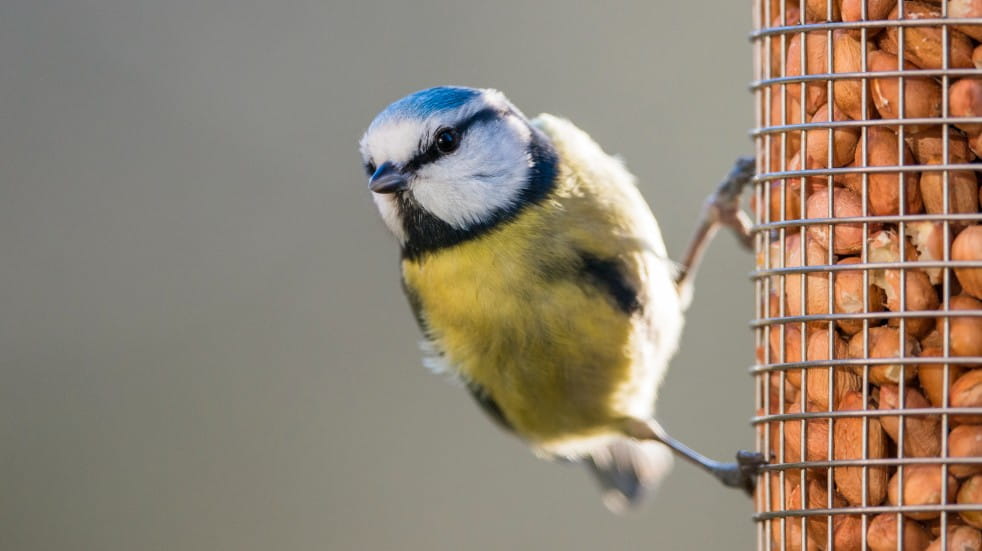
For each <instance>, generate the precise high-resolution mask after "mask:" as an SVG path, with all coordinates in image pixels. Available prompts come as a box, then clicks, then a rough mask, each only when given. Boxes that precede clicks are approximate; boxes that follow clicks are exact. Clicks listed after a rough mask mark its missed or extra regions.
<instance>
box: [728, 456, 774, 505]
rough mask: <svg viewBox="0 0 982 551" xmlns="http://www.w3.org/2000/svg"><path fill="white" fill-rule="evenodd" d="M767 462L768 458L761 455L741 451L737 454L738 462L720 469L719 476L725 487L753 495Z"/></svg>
mask: <svg viewBox="0 0 982 551" xmlns="http://www.w3.org/2000/svg"><path fill="white" fill-rule="evenodd" d="M767 462H768V460H767V458H766V457H764V455H763V454H761V453H757V452H752V451H747V450H740V451H738V452H737V454H736V462H735V463H727V464H726V465H724V466H723V467H722V468H720V469H719V471H718V473H717V476H718V477H719V479H720V481H721V482H722V483H723V484H724V485H726V486H729V487H731V488H742V489H743V490H744V491H745V492H747V494H748V495H753V493H754V488H755V487H756V485H757V475H758V474H759V473H760V468H761V467H763V466H764V465H766V464H767Z"/></svg>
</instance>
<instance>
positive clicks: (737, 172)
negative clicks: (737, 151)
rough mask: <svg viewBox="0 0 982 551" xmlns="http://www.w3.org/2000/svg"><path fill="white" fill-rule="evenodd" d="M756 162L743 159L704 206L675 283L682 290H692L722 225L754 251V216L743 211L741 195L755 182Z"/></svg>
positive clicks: (735, 165)
mask: <svg viewBox="0 0 982 551" xmlns="http://www.w3.org/2000/svg"><path fill="white" fill-rule="evenodd" d="M753 176H754V159H753V157H740V158H739V159H737V160H736V163H734V164H733V168H732V169H730V173H729V174H727V175H726V179H725V180H723V181H722V182H720V184H719V186H718V187H717V188H716V191H714V192H713V193H712V195H710V196H709V197H707V198H706V202H705V203H703V206H702V214H701V215H700V217H699V225H698V226H696V233H695V235H693V236H692V240H691V241H690V242H689V247H688V249H687V250H686V251H685V256H684V257H683V259H682V264H681V266H680V269H679V273H678V276H677V277H676V279H675V284H676V286H677V287H678V288H679V289H686V288H688V287H689V285H690V283H691V282H692V279H693V278H694V277H695V274H696V270H697V269H698V268H699V262H700V260H702V255H703V253H704V252H706V247H708V246H709V243H710V241H712V240H713V236H714V235H716V231H717V230H719V228H720V226H725V227H728V228H730V229H732V230H733V231H734V232H735V233H736V234H737V238H738V239H739V240H740V243H741V244H742V245H743V246H744V247H746V248H748V249H751V248H753V236H752V235H750V226H751V222H750V216H748V215H747V213H745V212H743V210H741V209H740V195H741V193H742V192H743V188H744V187H746V185H747V184H748V183H750V181H751V180H752V179H753Z"/></svg>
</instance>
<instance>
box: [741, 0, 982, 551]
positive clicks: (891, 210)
mask: <svg viewBox="0 0 982 551" xmlns="http://www.w3.org/2000/svg"><path fill="white" fill-rule="evenodd" d="M782 1H783V0H760V3H761V5H760V13H761V14H763V13H768V12H765V11H764V6H765V5H766V4H770V8H769V14H771V15H772V17H771V19H772V20H771V21H770V27H785V26H792V25H798V24H802V23H820V22H826V21H833V22H836V21H846V22H848V21H859V20H861V3H862V2H863V0H806V1H802V2H798V1H789V2H788V3H787V4H786V5H785V6H784V7H783V12H782V7H781V5H780V2H782ZM899 3H900V2H898V1H897V0H866V17H865V20H867V21H869V23H867V25H866V26H865V29H866V30H865V32H861V31H860V30H859V29H857V28H842V29H835V30H833V31H832V32H831V33H829V31H827V30H814V31H808V32H806V33H802V32H794V33H791V34H787V35H786V38H785V39H784V40H782V39H781V37H779V36H772V37H771V38H770V39H769V44H768V45H767V46H765V44H767V42H765V41H764V40H763V39H762V38H758V39H757V40H758V44H759V45H760V49H759V50H758V51H759V52H760V53H761V55H762V56H763V59H762V60H761V61H762V66H764V67H767V69H766V70H764V71H765V72H764V77H765V79H768V78H780V77H795V76H802V75H824V74H837V73H860V72H867V73H876V72H884V71H898V70H903V71H911V72H912V73H911V74H910V75H906V76H905V77H904V78H903V84H902V86H903V90H901V88H900V86H901V84H900V82H899V79H898V77H897V76H896V75H891V76H886V77H876V76H875V75H871V76H870V77H868V78H867V79H865V82H864V81H863V79H861V78H855V79H853V78H846V79H831V80H824V79H817V80H809V81H807V82H806V83H804V84H802V83H797V82H792V83H783V84H782V83H771V84H766V85H765V86H763V87H762V88H761V93H760V94H758V97H759V98H760V99H761V100H762V101H763V102H764V103H763V104H762V105H761V106H760V108H761V111H760V112H761V115H760V116H761V117H762V119H763V120H762V121H761V126H762V127H775V126H783V125H793V124H802V123H829V121H833V122H844V121H881V120H882V121H888V120H894V119H918V120H917V121H914V122H910V123H907V122H902V121H896V122H895V123H894V122H885V123H883V124H877V123H870V124H869V125H867V126H865V127H863V126H860V125H848V124H844V125H843V126H838V127H835V128H832V129H829V128H828V127H825V128H821V127H817V128H806V129H804V130H802V129H793V130H787V131H784V132H779V133H776V134H775V133H770V134H764V135H762V136H761V137H759V138H758V140H759V143H761V144H762V145H763V146H764V147H763V151H762V155H763V158H762V159H761V162H763V163H764V164H763V167H764V169H765V170H766V171H767V172H787V171H796V170H802V169H808V170H812V169H816V170H831V169H839V168H847V167H855V168H857V169H864V168H866V167H886V168H887V169H889V168H891V167H919V168H917V169H916V171H915V170H908V171H878V170H882V168H876V169H872V170H869V171H865V172H866V173H865V174H864V173H863V172H864V171H862V170H858V171H855V172H849V171H839V172H837V173H836V172H831V173H829V174H823V175H809V176H807V177H804V178H803V177H789V178H785V179H778V180H771V181H766V182H763V183H761V184H759V188H758V190H757V193H756V194H755V197H754V200H753V201H752V205H751V207H752V209H754V210H755V212H756V214H757V219H758V221H759V222H760V223H769V222H781V221H790V220H810V219H826V218H832V219H835V218H851V217H862V216H880V217H896V216H898V215H921V216H920V217H919V218H918V219H915V220H905V221H904V222H903V223H900V222H899V221H898V220H897V219H896V218H893V219H890V218H885V219H884V220H882V221H879V220H870V221H867V222H866V223H865V224H864V223H863V222H845V223H834V221H833V223H832V224H831V225H830V224H827V223H817V222H816V223H813V224H804V225H803V226H802V225H793V224H792V225H789V226H787V227H785V228H784V229H783V230H781V231H776V230H775V231H771V232H769V234H770V239H769V241H768V242H767V243H768V244H767V245H765V250H761V251H759V254H758V267H759V268H760V269H768V268H783V267H802V266H826V265H836V266H837V269H835V270H834V271H833V270H820V271H812V272H807V273H803V274H799V273H792V274H783V275H782V274H777V275H770V276H769V277H768V281H769V284H768V288H769V289H770V294H769V295H765V296H764V298H763V300H765V301H766V302H765V303H764V304H763V305H762V310H763V312H766V313H767V314H768V315H769V317H772V318H778V317H787V316H803V315H819V316H821V315H829V314H857V315H858V316H857V317H854V318H852V319H835V320H834V321H829V320H828V319H822V320H814V321H808V322H806V323H801V322H791V323H785V324H783V325H782V324H774V325H771V326H770V327H769V329H766V330H764V332H763V333H762V335H766V337H765V338H766V340H767V342H765V343H764V345H765V346H767V347H768V348H769V350H768V351H767V354H766V356H765V354H764V350H759V351H758V355H759V358H758V359H759V361H760V363H761V364H764V363H765V360H766V361H767V362H768V363H770V364H777V363H793V362H821V361H823V360H840V359H865V358H875V359H877V362H875V363H869V364H863V363H862V362H853V364H849V365H835V366H834V367H833V368H832V369H831V376H830V369H829V367H827V366H822V365H819V366H816V367H806V368H791V369H785V370H780V371H773V372H770V373H765V374H763V375H762V377H764V382H765V384H766V394H765V395H766V397H767V400H766V406H765V408H762V409H761V410H760V411H758V414H759V415H761V416H764V415H778V414H789V413H790V414H794V413H801V412H802V411H803V410H804V411H807V412H819V414H820V412H830V411H855V410H871V411H890V410H897V409H903V410H910V409H913V410H931V409H936V408H944V407H952V408H966V407H978V408H980V410H979V414H978V415H955V414H951V415H948V417H947V421H946V422H943V419H942V415H941V413H940V412H938V413H919V414H915V415H907V414H905V415H904V416H902V421H901V417H900V416H898V415H896V414H895V413H894V414H893V415H890V414H883V415H877V414H873V415H867V416H865V417H863V416H857V417H836V418H835V419H829V418H828V417H818V418H811V419H808V420H805V421H802V420H788V421H785V422H783V423H781V422H779V421H771V422H767V423H764V424H761V425H759V426H758V429H759V430H760V431H761V433H760V441H761V442H765V439H764V436H765V435H766V436H767V439H766V441H767V442H769V446H770V451H771V452H772V453H773V454H774V457H775V459H774V461H773V462H774V463H776V464H780V463H793V462H800V461H819V462H821V461H838V460H843V461H844V460H859V459H889V458H898V457H904V458H910V457H917V458H930V457H942V456H943V455H947V457H952V458H961V457H965V458H969V457H971V458H976V457H982V317H977V316H972V315H961V316H959V315H958V314H957V312H958V311H960V310H982V269H980V268H953V269H951V272H950V273H949V274H946V273H945V268H941V267H937V266H925V267H918V263H919V262H935V263H937V262H940V261H943V260H947V259H950V260H955V261H982V225H979V222H982V215H979V216H977V217H973V216H965V217H963V218H959V219H954V220H951V221H949V222H947V225H948V227H947V229H946V228H945V222H943V221H942V220H943V218H944V215H946V214H949V213H955V214H964V215H972V214H977V213H979V211H980V201H982V197H980V189H979V182H978V178H977V174H976V171H975V170H969V169H966V168H965V167H963V168H962V169H956V170H950V171H947V186H948V196H947V206H946V205H945V203H946V200H945V197H944V182H945V176H944V174H945V172H944V171H942V170H937V168H940V167H942V166H947V165H952V164H956V165H966V164H969V163H975V162H977V161H978V160H979V159H982V124H979V123H978V122H966V123H959V122H957V121H955V122H954V124H951V125H945V124H942V123H941V122H940V120H939V122H937V123H932V122H931V121H929V120H925V119H940V118H941V117H942V116H943V115H944V113H943V109H944V108H945V103H947V114H948V116H950V117H955V118H965V117H982V72H979V73H978V76H977V77H976V76H973V75H967V76H966V75H957V77H956V76H950V77H949V78H946V79H942V78H941V77H940V75H938V74H936V73H935V74H930V75H927V76H925V75H923V74H921V75H920V76H919V75H918V73H917V71H919V70H921V71H923V70H939V69H976V68H977V69H982V46H980V42H982V25H958V24H952V25H951V26H950V27H948V29H943V28H942V27H941V26H931V25H928V26H919V27H918V26H911V27H905V28H903V30H902V31H901V30H899V29H898V27H896V26H892V27H890V26H877V25H876V23H875V21H877V20H896V19H898V18H899V16H898V12H899V10H898V4H899ZM829 4H831V6H829ZM902 4H903V6H902V14H903V18H904V19H934V18H940V17H941V16H942V11H941V10H942V6H941V3H940V2H918V1H906V2H902ZM947 10H948V11H947V17H948V18H949V19H950V18H969V17H971V18H979V17H982V0H951V1H950V2H948V6H947ZM802 12H803V13H804V17H803V18H802ZM779 14H782V15H783V17H782V15H779ZM802 19H803V21H802ZM830 34H831V36H830ZM945 47H946V48H947V51H945ZM901 48H902V51H901ZM864 49H865V55H864V52H863V51H864ZM864 59H865V62H864ZM901 63H902V67H901ZM945 86H947V90H945V88H944V87H945ZM945 96H947V99H945ZM901 100H902V101H903V103H902V104H901ZM830 134H831V136H830ZM977 166H978V167H979V169H982V164H978V165H977ZM932 167H934V169H933V170H932ZM923 215H937V216H935V217H934V218H933V219H932V218H931V217H930V216H923ZM802 227H804V230H802V229H801V228H802ZM945 251H948V255H947V257H946V254H945ZM898 261H903V262H905V263H909V264H905V266H908V267H907V268H905V269H903V270H899V269H866V268H864V265H865V264H866V263H874V264H875V263H889V262H898ZM847 265H856V266H857V268H856V269H854V270H853V269H838V266H847ZM864 272H868V273H866V274H864ZM830 274H831V275H830ZM782 294H783V296H782ZM946 295H947V296H948V297H950V298H949V300H948V310H949V311H950V312H948V313H947V314H946V313H945V312H943V310H944V305H943V304H942V297H944V296H946ZM782 299H783V300H782ZM889 312H906V313H912V314H909V315H905V316H903V317H898V316H890V315H889V314H888V313H889ZM880 313H883V314H882V315H878V314H880ZM864 320H866V321H865V322H864ZM945 332H947V337H948V347H947V348H948V351H947V352H948V355H947V357H957V358H973V359H975V358H977V359H979V363H977V364H976V363H974V362H971V363H951V364H948V365H947V367H946V366H945V364H944V361H945V359H944V358H945V357H946V351H945V338H944V337H945ZM898 358H908V359H909V358H916V360H914V363H911V360H908V361H897V362H895V363H894V362H891V361H890V360H892V359H898ZM946 374H947V378H946V377H945V375H946ZM802 423H805V427H804V428H805V433H806V436H805V438H804V441H802V440H803V439H802ZM901 425H902V426H901ZM943 430H947V439H946V444H947V449H946V450H942V442H943V439H942V431H943ZM830 433H831V434H830ZM864 434H865V435H866V438H865V442H864V437H863V435H864ZM782 450H783V454H782V453H781V452H782ZM943 477H944V478H943ZM829 478H831V480H829ZM781 480H782V477H780V476H779V475H778V474H777V473H776V472H771V473H769V474H767V475H766V480H765V479H763V478H762V479H761V482H760V483H759V484H758V508H759V509H760V510H767V511H788V510H800V509H815V508H818V509H826V508H830V507H831V508H839V507H864V506H867V507H868V506H879V505H904V506H914V507H916V506H930V505H935V506H937V505H941V504H942V503H941V499H942V488H945V492H946V496H947V502H948V503H958V504H978V505H979V507H978V509H979V510H976V511H961V512H958V513H954V512H952V513H948V514H947V515H946V526H947V530H948V533H947V542H948V549H958V550H960V551H961V550H966V551H967V550H978V551H982V531H980V530H982V463H980V464H971V463H965V464H957V463H955V464H950V465H949V467H948V468H947V472H946V473H945V472H944V471H943V469H942V468H941V466H940V463H938V464H918V465H908V466H905V467H903V468H902V469H901V468H898V466H896V465H877V466H868V467H863V466H860V465H846V466H833V467H832V468H831V469H829V468H827V467H825V466H821V467H815V468H809V469H807V470H806V473H805V477H804V480H803V479H802V477H801V476H800V471H799V470H797V469H793V470H787V471H785V474H784V476H783V485H784V486H783V488H782V487H781V484H782V481H781ZM765 482H766V484H765ZM765 488H766V490H765ZM864 488H865V492H864ZM830 489H831V494H832V495H829V493H830V491H829V490H830ZM802 495H804V496H806V499H805V501H807V503H804V504H803V503H802V501H803V500H802ZM768 500H769V503H768ZM805 518H807V521H806V522H805V523H804V526H805V530H806V534H804V536H805V540H806V542H807V547H806V548H807V549H809V550H811V549H814V550H826V549H829V550H832V549H834V550H859V549H861V542H862V530H863V521H862V517H861V516H860V515H858V514H835V515H833V516H832V521H831V523H830V522H829V521H828V517H827V516H826V515H818V516H808V517H805ZM940 520H941V513H940V512H938V511H925V510H921V511H912V512H905V513H904V515H903V526H902V527H900V530H899V532H901V533H902V538H903V541H902V542H898V526H897V522H898V517H897V515H896V514H895V513H883V514H878V515H870V516H869V517H867V521H866V537H867V543H868V546H869V548H870V549H873V550H874V551H880V550H886V549H890V550H893V549H899V548H900V545H901V544H902V545H903V549H906V550H909V551H922V550H925V549H930V550H935V549H937V550H939V551H940V549H941V541H940V537H939V536H940V530H941V522H940ZM770 523H771V535H772V542H771V543H772V545H773V546H774V548H780V546H781V544H782V543H783V544H784V545H785V546H786V547H785V548H786V549H790V550H795V549H802V533H801V530H802V521H801V517H798V516H791V517H788V520H787V521H786V523H784V525H783V529H782V527H781V523H780V521H779V520H772V521H770ZM830 528H831V531H832V533H831V534H829V529H830ZM782 536H783V539H784V541H783V542H782V541H781V539H782ZM830 542H831V546H830V545H829V543H830Z"/></svg>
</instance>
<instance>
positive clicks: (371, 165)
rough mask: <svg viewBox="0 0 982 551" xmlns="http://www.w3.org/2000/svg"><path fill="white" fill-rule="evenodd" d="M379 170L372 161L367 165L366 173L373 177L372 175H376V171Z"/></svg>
mask: <svg viewBox="0 0 982 551" xmlns="http://www.w3.org/2000/svg"><path fill="white" fill-rule="evenodd" d="M377 169H378V167H376V166H375V163H373V162H371V161H369V162H367V163H365V172H367V173H368V175H369V176H371V175H372V174H375V171H376V170H377Z"/></svg>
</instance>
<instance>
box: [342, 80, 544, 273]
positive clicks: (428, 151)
mask: <svg viewBox="0 0 982 551" xmlns="http://www.w3.org/2000/svg"><path fill="white" fill-rule="evenodd" d="M361 155H362V161H363V162H364V165H365V171H366V172H367V173H368V178H369V180H368V187H369V189H370V190H371V191H372V196H373V199H374V200H375V204H376V205H377V207H378V209H379V212H380V213H381V215H382V218H383V220H384V221H385V224H386V226H388V228H389V230H391V231H392V233H393V234H395V236H396V237H397V238H398V239H399V241H400V243H401V244H402V246H403V250H404V252H405V253H407V254H409V255H411V256H412V255H415V254H419V253H422V252H426V251H428V250H432V249H436V248H440V247H443V246H447V245H453V244H456V243H459V242H461V241H464V240H466V239H467V238H469V237H472V236H474V235H477V234H479V233H481V232H483V231H485V230H487V229H489V228H491V227H494V226H495V225H497V224H498V223H499V222H501V221H503V220H507V219H508V218H510V217H511V216H514V214H515V213H516V212H517V211H518V210H520V209H521V208H522V207H523V206H524V205H525V204H527V203H529V202H531V201H535V200H538V199H539V198H541V197H542V196H543V195H544V194H545V192H546V191H547V188H548V187H549V186H551V185H552V180H553V178H554V176H555V164H556V158H555V153H554V151H553V149H552V147H551V145H549V143H548V140H547V139H546V138H545V137H544V136H543V135H542V133H541V132H539V131H538V130H536V129H535V128H533V127H532V126H531V125H530V124H529V121H528V119H526V118H525V116H524V115H523V114H522V113H521V112H520V111H519V110H518V109H517V108H516V107H515V106H513V105H512V104H511V103H510V102H509V101H508V100H507V99H506V98H505V96H504V95H503V94H502V93H501V92H498V91H496V90H479V89H474V88H464V87H451V86H441V87H436V88H428V89H426V90H421V91H419V92H415V93H413V94H410V95H408V96H406V97H404V98H402V99H400V100H398V101H396V102H395V103H393V104H391V105H389V106H388V107H387V108H385V110H383V111H382V112H381V113H379V115H378V116H377V117H375V120H374V121H372V124H371V125H370V126H369V128H368V130H367V131H366V132H365V135H364V136H363V137H362V139H361Z"/></svg>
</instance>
